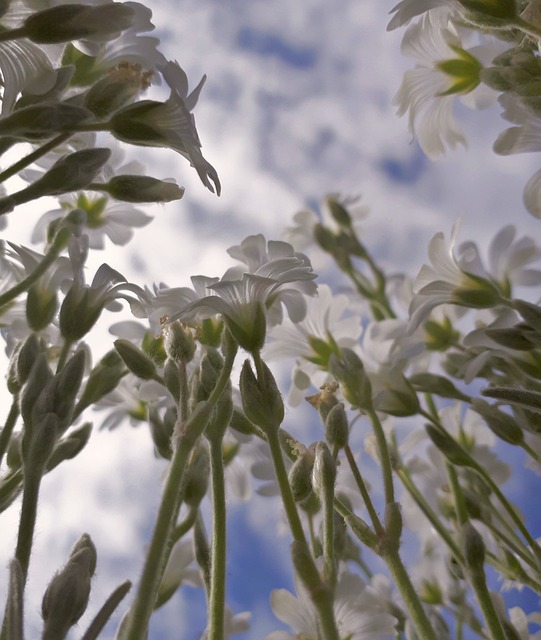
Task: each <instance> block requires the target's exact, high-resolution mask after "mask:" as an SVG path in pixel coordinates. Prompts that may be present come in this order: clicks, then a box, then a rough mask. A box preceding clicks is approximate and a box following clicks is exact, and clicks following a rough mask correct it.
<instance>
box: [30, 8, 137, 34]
mask: <svg viewBox="0 0 541 640" xmlns="http://www.w3.org/2000/svg"><path fill="white" fill-rule="evenodd" d="M134 15H135V12H134V9H132V7H130V6H129V5H128V3H120V2H112V3H110V4H104V5H97V6H92V5H80V4H64V5H59V6H57V7H51V8H50V9H44V10H43V11H39V12H38V13H34V14H33V15H31V16H30V17H29V18H27V19H26V20H25V21H24V23H23V27H22V31H23V34H24V36H25V37H27V38H29V39H30V40H32V42H37V43H38V44H56V43H59V42H68V41H70V40H81V39H87V38H98V39H100V40H109V39H113V38H115V37H116V36H117V34H119V33H120V32H121V31H124V30H125V29H128V28H129V27H130V26H131V25H132V24H133V18H134Z"/></svg>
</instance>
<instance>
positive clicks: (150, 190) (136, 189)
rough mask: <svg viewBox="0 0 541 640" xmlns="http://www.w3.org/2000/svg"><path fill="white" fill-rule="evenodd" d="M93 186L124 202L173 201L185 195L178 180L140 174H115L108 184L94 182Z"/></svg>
mask: <svg viewBox="0 0 541 640" xmlns="http://www.w3.org/2000/svg"><path fill="white" fill-rule="evenodd" d="M93 188H94V189H99V190H100V191H105V192H106V193H108V194H109V195H110V196H112V197H113V198H115V199H116V200H122V201H123V202H148V203H150V202H172V201H173V200H180V199H181V198H182V196H183V195H184V188H182V187H179V186H178V184H177V183H176V182H168V181H166V180H158V179H157V178H152V177H150V176H138V175H135V176H115V177H114V178H111V180H109V182H108V183H107V184H99V185H98V184H94V185H93Z"/></svg>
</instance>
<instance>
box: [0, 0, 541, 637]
mask: <svg viewBox="0 0 541 640" xmlns="http://www.w3.org/2000/svg"><path fill="white" fill-rule="evenodd" d="M393 4H394V2H390V1H389V0H335V1H333V2H329V1H328V0H310V1H307V0H300V1H298V2H289V1H286V0H274V1H273V2H271V1H270V0H251V1H250V2H246V1H241V0H185V1H183V2H181V3H173V1H172V0H153V1H152V7H151V8H152V10H153V13H154V22H155V24H156V27H157V29H156V34H157V35H158V36H159V37H160V38H161V40H162V48H163V51H164V53H165V54H166V55H167V56H168V57H169V58H171V59H176V60H178V62H179V63H180V64H181V66H183V67H184V69H185V70H186V72H187V73H188V77H189V78H190V80H191V83H192V86H195V85H196V84H197V82H198V81H199V79H200V77H201V76H202V75H203V74H206V75H207V76H208V80H207V83H206V86H205V89H204V91H203V93H202V96H201V98H200V102H199V104H198V106H197V109H196V112H195V114H196V121H197V125H198V130H199V133H200V137H201V140H202V142H203V152H204V154H205V156H206V158H207V159H208V160H209V161H210V162H211V163H212V164H213V165H214V166H215V167H216V169H217V170H218V173H219V175H220V178H221V181H222V185H223V192H222V196H221V197H220V198H216V197H215V196H213V195H212V194H210V193H209V192H208V191H207V190H206V189H204V187H203V186H202V185H201V184H200V182H199V181H198V178H197V176H196V174H195V172H194V171H193V170H192V169H190V167H189V166H188V165H187V163H186V162H185V161H184V160H183V159H179V158H178V157H177V156H175V155H174V154H173V153H172V152H168V151H165V150H164V151H161V150H157V151H152V152H149V153H147V152H145V153H143V154H142V156H141V154H140V153H139V152H138V154H137V155H138V157H139V158H140V157H142V158H143V159H144V160H145V161H146V162H147V163H148V165H149V174H150V175H154V176H156V177H159V178H167V177H174V178H175V179H176V180H177V181H178V182H179V183H180V184H182V185H185V186H186V195H185V197H184V199H183V200H182V201H180V202H179V203H174V204H172V205H170V206H166V207H156V208H155V209H154V213H155V220H154V221H153V223H152V225H151V226H150V227H147V228H146V229H145V230H144V231H139V232H137V233H136V237H135V239H134V241H133V242H132V243H131V244H130V245H128V247H127V248H124V249H118V248H114V247H108V249H107V252H106V255H103V254H102V255H100V256H99V262H101V261H107V262H108V263H109V264H111V265H112V266H113V267H115V268H116V269H118V270H119V271H121V272H123V273H125V274H126V275H128V276H130V277H131V278H132V279H133V280H134V281H136V282H138V283H140V284H145V283H147V284H149V283H150V282H152V281H164V282H166V283H167V284H168V285H170V286H183V285H187V284H189V282H188V278H189V276H190V275H194V274H199V273H203V274H205V275H221V273H222V272H223V271H224V270H225V268H226V267H227V266H229V265H230V262H229V259H228V257H227V255H226V253H225V250H226V249H227V247H229V246H231V245H233V244H238V243H239V242H240V240H242V239H243V238H244V237H245V236H246V235H248V234H250V233H257V232H262V233H264V234H265V235H266V236H267V237H268V238H279V237H280V236H281V234H282V233H283V230H284V228H285V227H286V226H288V225H289V224H290V223H291V218H292V215H293V214H294V213H295V212H296V211H298V210H299V209H301V208H304V207H307V206H309V207H318V206H319V202H320V201H321V198H322V197H323V196H325V195H326V194H327V193H329V192H339V193H341V194H343V195H359V196H361V197H362V202H363V203H365V204H366V205H368V206H369V208H370V210H371V214H370V217H369V218H368V220H367V222H366V224H365V226H364V227H363V229H364V237H365V239H366V242H367V244H368V246H370V247H372V250H373V251H374V252H375V254H376V255H377V256H378V258H379V259H380V260H381V261H382V263H383V264H385V265H387V266H388V267H389V268H390V269H392V270H395V271H396V270H399V269H401V270H407V271H408V272H410V273H411V274H414V273H415V272H416V270H417V269H418V268H419V266H420V265H421V264H422V263H423V261H424V260H425V257H426V245H427V243H428V241H429V239H430V237H431V236H432V235H433V234H434V233H435V232H436V231H444V232H445V233H446V234H448V233H449V232H450V230H451V227H452V225H453V223H454V222H455V220H456V219H457V218H458V217H461V218H462V236H461V237H462V238H463V239H466V238H469V239H474V240H476V241H478V242H479V244H480V245H482V246H486V245H487V243H488V241H489V240H490V238H491V237H492V236H493V235H494V234H495V233H496V231H497V230H498V229H499V228H500V227H501V226H502V225H504V224H507V223H509V222H513V223H514V224H516V225H517V227H518V228H519V229H520V230H521V231H522V232H523V233H527V234H532V235H537V234H538V229H539V227H538V225H539V222H538V221H536V220H534V219H533V218H532V217H531V216H529V214H528V213H527V212H526V211H525V209H524V207H523V205H522V188H523V186H524V183H525V182H526V180H527V178H528V177H529V176H530V175H531V174H532V173H533V172H534V171H535V170H536V169H537V160H536V158H535V157H531V156H515V157H507V158H501V157H498V156H496V155H495V154H494V153H493V152H492V150H491V147H492V143H493V141H494V139H495V138H496V136H497V134H498V133H499V132H500V131H501V130H502V129H503V128H505V123H504V122H503V121H502V120H501V119H500V116H499V107H498V105H495V106H494V107H493V108H491V109H489V110H487V111H484V112H471V111H468V110H466V109H465V108H460V106H459V107H458V108H457V114H458V115H459V117H460V120H461V122H462V123H463V127H464V130H465V133H466V137H467V138H468V141H469V146H468V149H467V150H461V149H460V150H458V151H456V152H454V153H453V154H451V155H448V156H446V157H445V158H444V159H442V160H441V161H439V162H438V163H433V162H430V161H429V160H427V159H426V158H424V156H423V154H422V152H421V151H420V150H419V148H418V146H417V145H416V144H415V143H411V141H410V136H409V133H408V130H407V122H406V120H405V119H403V118H402V119H399V118H397V117H396V115H395V111H396V107H395V106H393V104H392V99H393V96H394V94H395V93H396V91H397V89H398V86H399V84H400V81H401V77H402V73H403V72H404V70H405V69H407V68H409V66H410V65H411V62H410V61H407V60H404V59H403V58H402V57H401V54H400V40H401V35H402V34H401V33H400V32H392V33H388V32H386V24H387V21H388V16H387V14H388V11H389V10H390V9H391V8H392V6H393ZM172 17H173V18H174V19H172ZM133 157H135V156H133ZM31 215H35V216H36V219H37V217H38V215H39V213H36V214H31ZM12 228H13V229H14V230H17V232H18V233H19V234H20V236H21V238H24V234H25V233H26V232H27V230H28V226H27V223H26V222H24V223H21V222H20V221H19V222H18V223H14V224H13V225H12ZM107 321H108V319H106V320H105V323H106V322H107ZM95 423H96V426H98V425H99V418H98V419H97V420H96V422H95ZM95 435H96V437H95V438H93V440H92V443H91V445H90V446H89V447H88V449H87V450H86V451H85V452H84V453H83V454H82V455H81V456H80V458H78V459H77V461H75V462H71V463H66V464H65V465H64V467H65V468H60V469H58V470H57V471H56V472H55V473H54V474H52V475H51V477H50V478H47V479H46V481H45V482H44V486H43V498H44V501H43V502H44V505H43V509H42V512H41V515H40V519H39V521H38V527H37V535H36V554H37V555H36V562H35V565H33V566H32V569H31V582H30V594H29V600H28V602H29V606H28V608H27V613H28V616H29V617H30V618H32V619H33V620H34V623H33V624H37V622H36V620H37V614H38V608H39V606H38V603H39V602H40V594H41V593H42V592H43V589H44V585H45V584H46V582H47V580H48V579H49V578H50V576H51V575H52V574H53V573H54V571H55V570H56V569H57V568H58V566H59V565H61V564H62V562H63V561H64V559H65V554H66V549H68V548H69V547H70V545H71V544H73V542H74V541H75V539H76V538H77V537H78V535H80V533H82V531H88V532H89V533H90V534H91V535H92V537H93V539H94V541H95V542H96V545H97V547H98V550H99V552H101V554H102V555H101V561H99V564H98V575H97V578H96V581H95V586H94V593H95V594H100V595H99V596H98V595H96V596H95V600H93V601H92V606H91V609H92V610H95V608H96V607H98V606H99V604H100V601H101V600H103V598H104V597H105V591H104V590H105V589H108V588H109V589H111V588H112V587H113V586H114V585H116V584H118V583H120V582H121V581H123V580H124V579H125V578H127V577H130V578H135V577H136V575H137V571H138V565H137V562H138V561H137V560H136V559H134V556H136V555H138V552H139V551H140V550H141V549H142V548H143V547H144V544H145V541H146V540H147V539H148V535H149V529H150V527H151V526H152V522H153V517H154V516H153V514H154V512H155V508H156V505H157V501H158V498H159V487H160V483H161V480H162V477H163V473H164V465H163V464H161V463H159V462H157V461H153V460H152V454H151V442H150V438H149V436H148V434H147V433H146V432H145V430H144V429H143V428H139V429H131V428H130V427H128V426H125V427H122V428H119V429H117V430H116V431H114V432H112V433H103V432H101V433H96V434H95ZM74 476H75V478H74ZM66 505H69V507H68V508H67V507H66ZM268 505H269V503H268V502H267V501H265V500H264V499H262V498H257V499H256V501H255V503H254V508H253V509H250V510H247V509H246V508H245V507H244V506H243V505H242V503H239V502H237V501H235V500H234V499H233V498H231V499H230V508H231V513H232V515H231V519H232V522H233V532H232V534H231V536H230V545H231V553H232V559H231V561H230V564H229V573H228V577H229V589H230V591H229V593H230V604H231V606H232V607H233V609H234V611H236V612H239V611H242V610H244V609H248V608H249V609H251V610H252V611H254V613H255V620H254V625H253V629H252V631H251V632H250V633H248V634H245V635H244V636H239V637H242V638H244V639H245V640H261V638H262V637H263V635H264V633H265V632H268V631H270V630H272V629H274V628H278V624H277V623H276V622H275V621H273V619H272V614H271V613H270V608H269V605H268V598H267V597H266V596H265V595H263V594H264V593H266V592H268V590H269V589H270V588H276V587H280V586H288V585H289V584H290V577H289V574H288V569H287V554H288V552H287V545H288V542H287V539H284V540H282V539H278V540H277V539H276V532H275V528H274V523H275V521H276V518H277V515H276V513H275V512H273V511H272V509H270V508H269V506H268ZM16 519H17V508H13V509H11V510H10V511H9V512H8V513H7V514H6V515H5V516H3V521H2V525H1V533H0V539H1V540H2V545H1V547H2V549H1V551H0V553H1V554H2V556H1V559H2V565H5V559H6V555H5V553H6V551H5V550H6V549H8V548H12V547H11V539H10V534H8V533H6V532H7V531H10V530H12V531H14V530H15V523H16ZM10 527H11V528H10ZM254 528H256V529H257V530H258V531H259V534H258V535H260V536H262V539H263V541H264V543H265V542H266V543H267V544H268V548H269V552H268V554H267V555H263V554H260V553H259V551H260V550H261V548H262V544H261V543H258V544H259V547H254V545H253V544H252V543H249V542H246V540H248V539H249V535H248V532H249V531H250V530H251V529H254ZM259 540H261V538H259ZM256 550H258V551H256ZM113 557H114V558H115V560H114V561H113V560H111V558H113ZM241 562H242V567H241V566H240V563H241ZM247 567H248V568H251V567H253V573H249V574H248V575H247V574H246V568H247ZM256 577H257V585H258V588H254V585H255V584H256ZM195 602H197V603H201V599H200V598H199V596H198V594H197V592H196V591H193V590H190V589H187V590H186V592H185V593H184V595H183V596H182V597H178V598H176V599H175V601H174V605H173V606H170V607H167V608H166V609H164V611H163V615H162V618H161V621H160V622H159V623H158V624H157V626H156V627H155V628H154V630H153V632H152V635H151V638H152V640H161V638H164V639H165V640H168V639H169V638H173V637H175V638H182V640H196V639H197V638H198V637H199V633H200V632H201V630H202V628H203V627H204V625H205V621H204V617H203V616H202V615H201V616H200V617H199V618H197V617H196V619H195V620H194V619H193V618H192V617H191V616H193V612H194V611H197V609H196V608H194V603H195ZM188 616H190V618H189V619H190V622H189V623H188ZM83 627H84V624H82V626H81V628H83ZM173 629H174V630H175V631H174V634H175V635H173V631H172V630H173ZM37 633H38V632H37V631H36V627H33V628H32V629H31V630H30V631H29V636H28V637H29V638H34V637H37ZM113 633H114V631H113V630H111V631H110V635H109V636H107V637H106V640H108V638H112V637H113ZM76 636H77V634H76V635H75V636H74V637H76Z"/></svg>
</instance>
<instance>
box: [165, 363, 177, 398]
mask: <svg viewBox="0 0 541 640" xmlns="http://www.w3.org/2000/svg"><path fill="white" fill-rule="evenodd" d="M163 381H164V383H165V386H166V387H167V390H168V391H169V393H170V394H171V396H172V397H173V400H174V401H175V402H177V403H178V402H179V401H180V395H181V389H180V371H179V368H178V364H177V363H176V362H175V361H174V360H171V358H167V360H166V361H165V365H164V368H163Z"/></svg>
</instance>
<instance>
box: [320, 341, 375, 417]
mask: <svg viewBox="0 0 541 640" xmlns="http://www.w3.org/2000/svg"><path fill="white" fill-rule="evenodd" d="M329 371H330V372H331V373H332V375H333V376H334V377H335V378H336V379H337V380H338V382H339V383H340V386H341V387H342V390H343V392H344V397H345V398H346V400H347V401H348V402H349V403H350V404H351V405H352V406H353V407H357V408H359V409H366V410H371V409H372V385H371V383H370V378H369V377H368V374H367V373H366V371H365V368H364V365H363V363H362V360H361V359H360V358H359V356H358V355H357V354H356V353H355V352H354V351H352V350H351V349H343V350H342V356H341V357H338V356H337V355H336V354H332V355H331V357H330V359H329Z"/></svg>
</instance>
